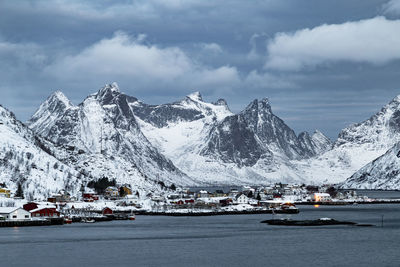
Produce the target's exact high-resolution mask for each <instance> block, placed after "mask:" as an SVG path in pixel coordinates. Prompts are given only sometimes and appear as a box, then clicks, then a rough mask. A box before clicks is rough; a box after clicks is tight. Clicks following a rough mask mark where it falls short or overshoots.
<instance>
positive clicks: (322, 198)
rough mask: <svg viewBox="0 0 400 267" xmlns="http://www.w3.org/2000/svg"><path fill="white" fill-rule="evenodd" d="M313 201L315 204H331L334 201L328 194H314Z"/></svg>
mask: <svg viewBox="0 0 400 267" xmlns="http://www.w3.org/2000/svg"><path fill="white" fill-rule="evenodd" d="M311 201H315V202H330V201H332V198H331V195H329V194H328V193H314V194H312V195H311Z"/></svg>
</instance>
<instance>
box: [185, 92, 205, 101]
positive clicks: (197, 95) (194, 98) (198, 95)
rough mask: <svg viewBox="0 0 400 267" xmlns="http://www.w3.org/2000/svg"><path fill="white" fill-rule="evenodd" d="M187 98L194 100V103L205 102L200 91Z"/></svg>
mask: <svg viewBox="0 0 400 267" xmlns="http://www.w3.org/2000/svg"><path fill="white" fill-rule="evenodd" d="M186 97H189V98H190V99H192V100H194V101H201V102H203V98H202V96H201V94H200V92H198V91H196V92H193V93H191V94H189V95H187V96H186Z"/></svg>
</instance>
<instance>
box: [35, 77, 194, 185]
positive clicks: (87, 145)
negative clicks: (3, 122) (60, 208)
mask: <svg viewBox="0 0 400 267" xmlns="http://www.w3.org/2000/svg"><path fill="white" fill-rule="evenodd" d="M136 102H137V99H136V98H133V97H129V96H127V95H125V94H122V93H121V92H120V90H119V88H118V85H117V84H116V83H113V84H110V85H106V86H105V87H103V88H101V89H100V90H99V91H98V92H97V93H95V94H92V95H90V96H88V97H87V98H86V99H85V100H84V101H83V102H82V103H81V104H79V105H77V106H74V105H72V104H71V103H70V102H69V101H68V99H67V98H66V97H65V96H64V95H63V94H62V93H60V92H56V93H54V94H53V95H52V96H50V97H49V98H48V99H47V100H46V101H45V102H44V103H43V104H42V105H41V106H40V108H39V109H38V111H37V112H36V113H35V114H34V115H33V117H32V118H31V119H30V120H29V121H28V122H27V124H28V125H29V126H30V127H31V129H32V130H34V131H35V132H38V133H40V134H42V135H43V136H44V137H46V138H47V139H49V140H51V141H52V142H54V143H56V144H58V145H64V146H68V147H72V148H74V149H80V150H82V151H85V152H87V153H85V155H86V154H87V155H88V156H86V159H82V157H83V156H80V158H81V159H80V160H79V161H77V162H76V163H75V164H78V165H79V164H80V163H81V164H83V165H84V166H80V167H81V168H83V169H84V170H85V171H86V172H87V174H88V175H90V176H93V177H99V176H107V177H109V178H115V179H117V180H118V181H121V180H124V181H131V182H132V181H135V182H136V183H138V182H139V181H138V179H139V180H141V183H143V182H144V180H143V179H145V180H147V179H150V180H153V181H156V180H162V181H164V182H167V183H177V182H179V184H190V183H191V180H190V179H189V178H188V177H187V176H186V175H185V174H184V173H182V172H181V171H180V170H179V169H178V168H176V167H175V166H174V164H173V163H172V162H171V161H170V160H168V159H167V158H165V157H164V156H163V155H162V154H160V153H159V152H158V150H157V149H156V148H154V147H153V145H152V144H151V143H150V142H149V141H148V140H147V139H146V137H145V136H144V135H143V134H142V132H141V130H140V128H139V126H138V124H137V122H136V119H135V116H134V114H133V112H132V109H131V105H132V104H133V103H136Z"/></svg>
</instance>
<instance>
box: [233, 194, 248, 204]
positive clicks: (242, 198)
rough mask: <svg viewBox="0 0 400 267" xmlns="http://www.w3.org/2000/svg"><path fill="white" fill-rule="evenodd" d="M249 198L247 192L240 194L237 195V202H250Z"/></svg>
mask: <svg viewBox="0 0 400 267" xmlns="http://www.w3.org/2000/svg"><path fill="white" fill-rule="evenodd" d="M249 200H250V199H249V198H248V197H247V196H246V195H245V194H240V195H239V196H237V197H236V203H238V204H247V203H249Z"/></svg>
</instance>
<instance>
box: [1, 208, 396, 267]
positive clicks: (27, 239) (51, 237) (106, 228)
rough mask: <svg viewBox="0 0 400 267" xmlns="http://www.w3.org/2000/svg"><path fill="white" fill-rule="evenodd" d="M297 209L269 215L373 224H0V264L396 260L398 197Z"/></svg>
mask: <svg viewBox="0 0 400 267" xmlns="http://www.w3.org/2000/svg"><path fill="white" fill-rule="evenodd" d="M300 209H301V212H300V214H297V215H275V217H279V216H280V217H291V218H293V219H314V218H315V219H316V218H320V217H331V218H335V219H339V220H351V221H355V222H358V223H372V224H375V225H377V226H376V227H353V226H328V227H326V226H325V227H283V226H269V225H266V224H261V223H260V221H261V220H264V219H268V218H271V217H272V215H236V216H214V217H163V216H137V220H136V221H133V222H131V221H113V222H102V223H95V224H81V223H77V224H72V225H65V226H48V227H20V228H0V256H1V262H0V266H44V267H47V266H52V267H53V266H60V267H61V266H68V267H71V266H73V267H77V266H400V205H399V204H392V205H352V206H340V207H329V206H326V207H319V208H314V207H312V206H301V207H300ZM381 215H384V225H383V227H381V218H382V217H381Z"/></svg>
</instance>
